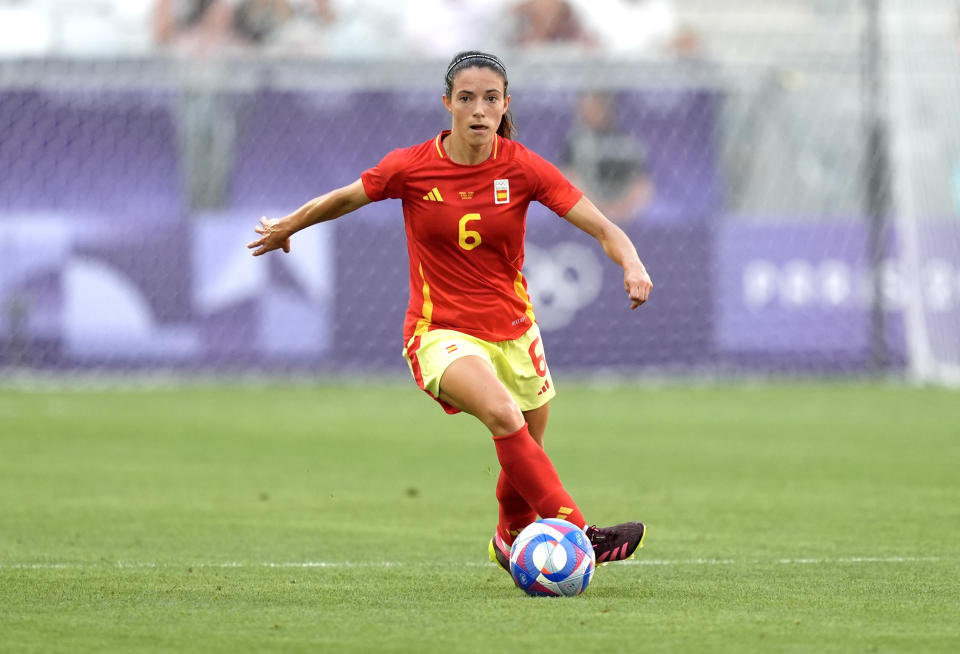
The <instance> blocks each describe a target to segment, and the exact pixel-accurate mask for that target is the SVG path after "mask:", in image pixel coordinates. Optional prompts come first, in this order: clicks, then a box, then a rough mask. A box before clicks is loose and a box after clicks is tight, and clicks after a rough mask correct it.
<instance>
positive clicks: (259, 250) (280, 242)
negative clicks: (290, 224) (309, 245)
mask: <svg viewBox="0 0 960 654" xmlns="http://www.w3.org/2000/svg"><path fill="white" fill-rule="evenodd" d="M253 231H255V232H256V233H257V234H260V236H261V237H262V238H259V239H257V240H256V241H253V242H252V243H248V244H247V248H249V249H251V250H253V256H255V257H258V256H260V255H261V254H266V253H267V252H270V251H271V250H277V249H282V250H283V251H284V252H290V235H289V234H288V233H287V232H286V231H285V230H284V229H282V228H281V226H280V219H279V218H272V219H271V218H267V217H266V216H263V217H262V218H260V224H259V225H257V226H256V227H254V228H253Z"/></svg>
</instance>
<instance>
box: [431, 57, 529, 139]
mask: <svg viewBox="0 0 960 654" xmlns="http://www.w3.org/2000/svg"><path fill="white" fill-rule="evenodd" d="M466 68H489V69H490V70H492V71H493V72H495V73H496V74H498V75H499V76H500V77H502V78H503V94H504V96H506V94H507V85H508V84H509V83H508V81H507V68H506V66H504V65H503V62H502V61H501V60H500V57H498V56H496V55H492V54H488V53H486V52H480V51H479V50H468V51H466V52H461V53H460V54H458V55H456V56H455V57H454V58H453V59H451V60H450V65H449V66H447V74H446V75H445V76H444V88H445V91H446V95H447V97H448V98H451V99H452V98H453V80H454V78H455V77H456V76H457V73H459V72H460V71H461V70H464V69H466ZM515 132H516V128H515V127H514V124H513V116H511V115H510V111H509V110H508V111H507V113H505V114H504V115H503V118H502V119H501V120H500V126H499V127H498V128H497V134H499V135H500V136H502V137H503V138H505V139H512V138H513V135H514V133H515Z"/></svg>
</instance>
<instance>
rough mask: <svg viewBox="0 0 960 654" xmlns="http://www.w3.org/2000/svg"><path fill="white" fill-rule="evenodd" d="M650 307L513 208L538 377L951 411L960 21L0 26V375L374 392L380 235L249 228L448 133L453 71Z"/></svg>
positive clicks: (142, 3)
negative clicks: (581, 206) (806, 380)
mask: <svg viewBox="0 0 960 654" xmlns="http://www.w3.org/2000/svg"><path fill="white" fill-rule="evenodd" d="M465 49H484V50H489V51H492V52H495V53H498V54H500V55H501V56H502V57H503V58H504V60H505V61H506V63H507V67H508V70H509V72H510V77H511V80H510V82H511V88H510V91H511V93H512V94H513V96H514V103H513V111H514V116H515V118H516V122H517V124H518V126H519V130H520V133H519V139H520V140H521V141H523V142H524V143H526V144H527V145H529V146H531V147H533V148H534V149H535V150H537V151H538V152H540V153H541V154H543V155H544V156H546V157H547V158H549V159H551V160H552V161H554V162H555V163H557V165H558V166H560V167H562V168H563V170H564V172H565V173H566V174H567V175H568V176H570V177H571V179H573V180H574V181H575V183H577V184H578V185H580V186H581V187H582V188H584V190H586V191H587V194H588V195H589V196H590V197H591V198H593V199H595V201H596V202H597V203H598V204H600V205H601V207H602V208H603V209H604V210H605V211H606V212H607V213H608V214H609V215H610V216H611V218H613V219H614V220H616V221H617V222H619V223H620V224H621V225H623V226H624V228H625V229H627V230H628V232H630V234H631V236H632V237H633V238H634V239H635V240H636V241H637V243H638V245H639V246H640V248H641V252H642V254H643V255H644V258H645V259H646V260H647V262H648V265H650V267H651V270H652V271H653V274H654V278H655V280H656V282H657V294H656V298H655V302H653V303H651V305H650V307H647V308H645V309H644V311H643V312H642V315H641V316H639V317H638V316H632V315H625V314H623V312H622V311H620V309H622V307H621V306H620V304H618V302H619V300H620V299H622V298H620V297H619V295H618V294H617V293H618V292H619V285H620V282H619V281H618V280H617V279H616V274H615V273H616V271H615V270H613V269H612V268H611V267H610V266H609V265H608V264H606V263H605V262H604V261H603V260H602V257H600V256H598V254H597V253H596V252H594V251H592V250H590V248H589V244H585V243H583V242H580V241H577V240H576V238H575V236H574V235H573V234H571V233H570V232H568V231H564V229H563V226H562V224H560V223H558V222H557V221H556V220H555V219H552V218H551V217H549V216H546V215H544V214H543V213H542V212H540V211H539V210H538V209H537V208H536V207H534V208H532V209H531V214H530V230H529V232H528V245H529V247H528V259H527V270H526V273H527V276H528V279H529V281H530V284H531V292H532V294H533V297H534V300H535V302H536V306H537V307H538V319H539V321H540V323H541V327H542V328H543V330H544V333H545V337H546V338H547V339H548V343H553V344H555V346H554V347H553V348H552V349H551V355H550V360H551V362H552V363H553V364H554V365H558V366H567V367H570V368H576V369H578V370H584V371H588V372H590V371H593V372H596V371H599V370H611V369H616V370H621V371H624V372H625V373H626V374H633V373H635V372H647V371H650V370H657V371H663V372H665V373H667V374H672V373H674V372H677V371H679V372H680V373H683V374H691V373H692V374H710V375H714V374H726V373H732V374H739V373H741V372H749V373H754V372H761V373H775V374H810V373H813V374H821V375H822V374H828V375H851V374H853V375H858V374H892V375H898V376H900V375H902V376H908V377H911V378H915V379H923V380H938V381H939V380H953V382H952V383H960V122H958V120H957V116H960V2H958V1H957V0H922V1H920V2H917V1H914V0H779V1H777V2H769V1H767V0H419V1H416V2H412V1H411V2H400V1H396V0H0V224H2V225H3V228H4V230H5V233H6V234H7V241H8V245H9V246H10V251H9V252H8V254H7V255H6V256H4V257H3V258H2V260H0V369H5V370H27V371H37V370H54V371H62V370H67V369H76V368H80V369H83V370H91V369H93V370H100V369H130V368H144V367H145V368H148V369H163V368H175V369H178V370H183V369H190V368H200V369H207V370H214V371H231V370H250V369H253V370H262V369H264V368H271V369H273V370H276V371H279V372H283V371H291V370H299V371H301V372H302V371H307V372H313V371H317V370H321V369H323V370H326V369H331V368H332V369H340V370H356V369H363V370H372V371H386V370H392V371H398V372H400V373H401V374H402V372H403V363H402V360H401V359H400V358H399V356H398V355H397V352H398V351H399V348H398V346H397V342H396V340H397V338H399V337H398V333H399V332H398V330H399V323H400V318H401V314H402V311H403V308H404V304H405V295H406V286H405V284H406V282H405V275H406V269H405V265H406V264H405V261H404V248H403V232H402V227H401V226H400V223H399V221H398V218H397V216H398V213H399V209H398V207H395V206H392V205H391V204H390V203H382V206H381V205H377V206H375V207H371V208H368V209H365V210H364V211H363V212H361V214H362V215H359V214H358V216H357V217H355V218H353V217H352V218H351V219H350V220H349V221H343V223H342V224H340V222H339V221H338V223H337V224H336V226H335V227H333V228H330V229H324V230H316V231H314V232H311V233H310V234H309V235H307V236H303V237H299V238H298V241H299V243H298V248H297V252H298V253H297V254H295V255H294V256H291V257H282V258H281V257H276V258H272V259H271V260H270V261H269V262H255V261H254V260H252V259H251V258H250V257H249V256H248V253H247V252H246V251H245V250H244V248H243V245H244V244H245V243H246V241H247V240H248V237H249V236H250V228H251V225H252V224H253V223H254V222H255V221H256V219H257V218H258V217H259V216H260V215H262V214H267V215H276V214H279V213H285V212H286V211H289V210H291V209H293V208H295V207H296V206H299V204H301V203H302V202H303V201H305V200H307V199H309V198H310V197H313V196H314V195H316V194H318V193H321V192H323V191H325V190H327V189H329V188H332V187H334V186H337V185H340V184H346V183H349V182H351V181H353V180H354V179H356V178H357V177H358V176H359V174H360V173H361V172H362V171H363V170H364V169H365V168H367V167H369V166H372V165H374V164H375V163H376V162H377V161H378V160H379V158H380V157H381V156H382V155H383V154H384V153H386V152H387V151H389V150H390V149H392V148H394V147H402V146H405V145H410V144H412V143H417V142H421V141H423V140H426V139H428V138H430V137H431V136H433V135H434V134H435V133H436V132H437V131H439V130H440V129H442V128H443V127H445V126H446V125H448V124H449V117H448V116H447V115H446V113H445V112H444V110H443V107H442V105H441V103H440V100H439V93H440V90H441V88H442V76H443V71H444V68H445V65H446V63H447V62H448V61H449V59H450V57H451V56H452V55H453V54H455V53H456V52H458V51H460V50H465Z"/></svg>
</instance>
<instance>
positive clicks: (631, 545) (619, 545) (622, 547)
mask: <svg viewBox="0 0 960 654" xmlns="http://www.w3.org/2000/svg"><path fill="white" fill-rule="evenodd" d="M584 531H586V532H587V538H589V539H590V543H591V544H592V545H593V553H594V554H595V555H596V557H597V563H609V562H610V561H623V560H624V559H629V558H632V557H633V553H634V552H636V551H637V550H638V549H640V548H641V547H643V537H644V536H646V534H647V529H646V527H644V525H643V523H642V522H624V523H623V524H620V525H614V526H613V527H597V526H596V525H590V526H589V527H587V528H586V529H585V530H584Z"/></svg>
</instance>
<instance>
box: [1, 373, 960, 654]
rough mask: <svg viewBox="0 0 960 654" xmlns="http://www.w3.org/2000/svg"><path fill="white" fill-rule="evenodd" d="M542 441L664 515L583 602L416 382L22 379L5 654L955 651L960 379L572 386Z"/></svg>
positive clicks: (6, 465)
mask: <svg viewBox="0 0 960 654" xmlns="http://www.w3.org/2000/svg"><path fill="white" fill-rule="evenodd" d="M560 381H561V382H562V381H563V380H562V379H561V380H560ZM547 439H548V442H547V446H548V451H549V452H550V454H551V456H552V457H553V460H554V462H555V464H556V465H557V468H558V469H559V471H560V473H561V476H562V477H563V478H564V481H565V484H566V486H567V488H568V490H570V491H571V493H572V494H573V496H574V497H575V498H577V501H578V503H579V504H580V506H581V508H582V509H583V511H584V513H585V514H586V515H587V518H588V519H589V520H590V521H591V522H597V523H601V524H604V523H613V522H620V521H623V520H627V519H642V520H644V521H645V522H647V523H648V525H649V534H648V537H647V542H646V547H645V548H644V549H643V550H642V551H641V553H640V555H639V556H638V557H637V559H635V560H634V561H630V562H626V563H621V564H612V565H609V566H606V567H602V568H600V569H599V570H598V571H597V574H596V576H595V578H594V580H593V582H592V584H591V586H590V588H589V589H588V590H587V592H586V593H585V594H584V595H583V596H581V597H579V598H572V599H538V598H529V597H526V596H525V595H523V594H522V593H521V592H520V591H519V590H517V589H516V588H514V587H513V585H512V582H511V581H510V580H509V578H508V576H507V575H506V574H505V573H504V572H503V571H501V570H500V569H499V568H497V567H496V566H494V565H493V564H490V563H489V562H487V560H486V556H487V554H486V547H487V541H488V540H489V538H490V536H491V534H492V531H493V527H494V523H495V520H496V504H495V500H494V498H493V489H494V484H495V481H496V474H497V470H498V468H497V462H496V457H495V453H494V448H493V445H492V443H491V442H490V439H489V437H488V436H487V435H486V433H485V432H484V430H483V429H482V427H481V426H480V425H479V423H475V421H473V419H472V418H469V417H466V416H457V417H452V418H451V417H447V416H445V415H443V413H442V412H441V411H440V410H439V408H438V407H436V406H435V405H434V404H433V403H432V402H431V401H430V400H429V399H428V398H426V396H424V395H422V394H421V393H420V392H419V391H417V390H416V389H415V388H413V387H412V385H404V386H396V387H393V386H365V385H359V384H354V385H346V386H339V387H337V386H332V385H331V386H286V387H279V386H278V387H267V388H262V389H255V388H241V387H236V388H231V387H217V388H205V387H198V388H189V387H187V388H182V389H175V390H154V391H149V392H148V391H131V392H115V391H103V392H86V391H84V392H81V391H62V392H53V391H50V392H47V391H44V392H30V393H26V392H19V391H15V390H10V389H9V388H8V389H6V390H2V391H0V497H2V501H0V651H4V652H44V653H46V652H144V651H157V652H188V651H196V652H264V651H303V652H326V651H331V652H493V651H504V652H506V651H513V652H518V651H531V652H532V651H538V652H542V651H558V650H562V651H571V652H601V651H602V652H627V651H630V652H700V651H702V652H956V651H960V394H957V393H955V392H954V393H951V392H947V391H938V390H929V389H927V390H921V389H909V388H904V387H895V386H882V385H859V384H857V385H840V384H838V385H816V384H809V385H803V384H799V385H760V386H746V385H739V386H729V387H720V386H717V387H693V388H690V387H682V386H675V387H665V388H653V387H642V386H638V387H623V388H592V387H588V386H576V385H574V384H571V383H568V384H566V385H562V386H561V390H560V395H559V396H558V398H557V400H556V401H555V402H554V404H553V413H552V415H551V425H550V429H549V430H548V434H547Z"/></svg>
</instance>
